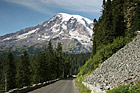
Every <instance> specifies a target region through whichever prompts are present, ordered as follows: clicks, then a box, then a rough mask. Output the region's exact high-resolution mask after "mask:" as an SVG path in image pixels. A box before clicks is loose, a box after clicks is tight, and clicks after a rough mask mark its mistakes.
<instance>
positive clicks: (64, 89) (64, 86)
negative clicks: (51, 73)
mask: <svg viewBox="0 0 140 93" xmlns="http://www.w3.org/2000/svg"><path fill="white" fill-rule="evenodd" d="M29 93H79V91H78V89H77V87H76V86H75V84H74V81H73V78H69V79H63V80H59V81H57V82H55V83H53V84H50V85H47V86H45V87H42V88H39V89H37V90H34V91H31V92H29Z"/></svg>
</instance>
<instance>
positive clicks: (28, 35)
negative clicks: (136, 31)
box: [0, 13, 93, 53]
mask: <svg viewBox="0 0 140 93" xmlns="http://www.w3.org/2000/svg"><path fill="white" fill-rule="evenodd" d="M92 28H93V22H92V21H91V20H89V19H87V18H84V17H82V16H79V15H70V14H66V13H59V14H57V15H55V16H54V17H52V18H51V19H50V20H48V21H46V22H44V23H43V24H39V25H37V26H35V27H29V28H26V29H23V30H20V31H18V32H16V33H11V34H7V35H4V36H1V37H0V49H1V50H4V49H12V50H16V49H25V48H29V47H34V48H40V47H44V46H45V45H47V42H48V41H49V40H51V41H52V44H53V46H54V47H56V46H57V43H58V42H61V43H62V47H63V51H74V52H76V53H79V52H90V51H91V48H92V42H91V41H90V39H91V37H92V33H93V31H92Z"/></svg>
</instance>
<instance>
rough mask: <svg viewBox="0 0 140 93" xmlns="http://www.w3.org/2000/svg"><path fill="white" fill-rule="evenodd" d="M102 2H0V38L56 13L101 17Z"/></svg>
mask: <svg viewBox="0 0 140 93" xmlns="http://www.w3.org/2000/svg"><path fill="white" fill-rule="evenodd" d="M101 4H102V0H0V36H1V35H5V34H7V33H13V32H16V31H19V30H21V29H24V28H27V27H31V26H35V25H38V24H41V23H43V22H44V21H47V20H49V19H50V18H51V17H53V16H54V15H56V14H57V13H68V14H76V15H81V16H84V17H87V18H89V19H91V20H93V19H94V18H99V17H100V15H101Z"/></svg>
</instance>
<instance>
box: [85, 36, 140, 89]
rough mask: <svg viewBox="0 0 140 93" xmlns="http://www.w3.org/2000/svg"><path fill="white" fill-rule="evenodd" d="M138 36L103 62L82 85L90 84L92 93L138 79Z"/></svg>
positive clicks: (139, 76)
mask: <svg viewBox="0 0 140 93" xmlns="http://www.w3.org/2000/svg"><path fill="white" fill-rule="evenodd" d="M139 60H140V35H138V36H137V37H136V39H134V40H133V41H132V42H130V43H129V44H128V45H126V46H125V47H124V48H122V49H120V50H119V51H118V52H117V53H115V54H113V55H112V56H111V57H110V58H108V59H107V60H106V61H104V62H103V64H102V65H101V66H99V68H97V69H96V70H95V71H94V72H93V73H92V74H91V75H90V76H88V77H86V78H85V80H84V81H83V82H84V83H88V84H91V85H92V86H93V87H92V88H93V91H97V90H98V89H99V90H101V91H106V90H108V89H112V88H115V87H117V86H119V85H120V84H129V83H130V82H132V81H136V80H139V79H140V61H139Z"/></svg>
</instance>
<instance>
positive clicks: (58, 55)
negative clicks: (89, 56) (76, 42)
mask: <svg viewBox="0 0 140 93" xmlns="http://www.w3.org/2000/svg"><path fill="white" fill-rule="evenodd" d="M55 55H56V61H57V77H58V78H60V77H63V75H64V66H63V65H64V64H63V56H62V45H61V43H58V45H57V48H56V53H55Z"/></svg>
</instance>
